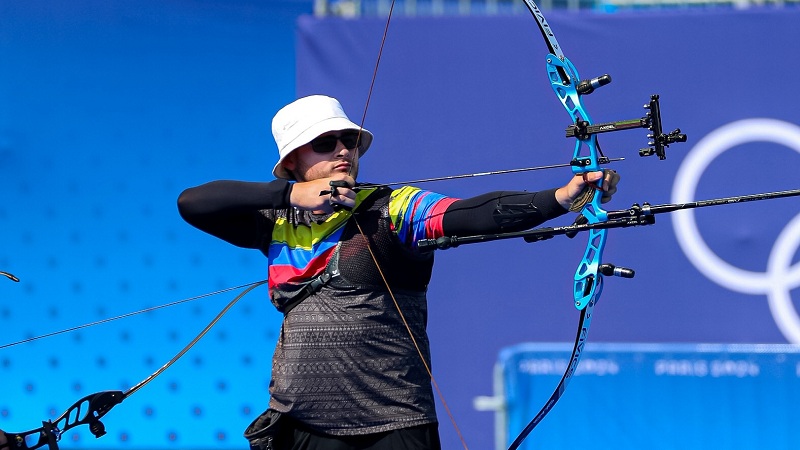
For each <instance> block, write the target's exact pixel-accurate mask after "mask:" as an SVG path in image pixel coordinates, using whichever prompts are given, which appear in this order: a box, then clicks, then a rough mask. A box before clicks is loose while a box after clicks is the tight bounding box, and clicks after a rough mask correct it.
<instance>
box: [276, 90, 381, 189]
mask: <svg viewBox="0 0 800 450" xmlns="http://www.w3.org/2000/svg"><path fill="white" fill-rule="evenodd" d="M359 129H361V127H359V126H358V125H356V124H355V123H353V122H352V121H350V119H348V118H347V115H346V114H345V113H344V109H342V105H341V104H340V103H339V101H338V100H336V99H335V98H331V97H327V96H325V95H312V96H309V97H303V98H300V99H298V100H295V101H294V102H292V103H289V104H288V105H286V106H284V107H283V108H281V110H280V111H278V112H277V113H276V114H275V117H274V118H273V119H272V136H273V137H274V138H275V143H276V144H278V154H279V155H280V158H279V159H278V163H277V164H275V168H274V169H272V174H273V175H275V177H277V178H284V179H287V180H290V179H292V176H291V175H290V174H289V172H287V171H286V169H285V168H284V167H283V164H282V163H283V160H284V159H285V158H286V157H287V156H288V155H289V154H290V153H292V152H293V151H295V150H297V148H299V147H302V146H303V145H306V144H308V143H309V142H311V141H312V140H313V139H314V138H316V137H318V136H319V135H321V134H324V133H327V132H329V131H342V130H359ZM370 144H372V133H370V132H369V131H367V130H366V129H361V147H360V148H359V150H360V151H359V156H361V155H363V154H364V153H366V152H367V149H368V148H369V146H370Z"/></svg>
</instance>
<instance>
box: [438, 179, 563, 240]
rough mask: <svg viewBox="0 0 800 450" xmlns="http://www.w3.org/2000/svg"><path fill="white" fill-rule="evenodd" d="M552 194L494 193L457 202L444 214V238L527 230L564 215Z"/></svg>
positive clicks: (543, 192)
mask: <svg viewBox="0 0 800 450" xmlns="http://www.w3.org/2000/svg"><path fill="white" fill-rule="evenodd" d="M555 191H556V189H549V190H546V191H539V192H519V191H496V192H489V193H487V194H483V195H479V196H477V197H472V198H468V199H464V200H459V201H457V202H455V203H453V204H452V205H450V207H448V208H447V211H445V213H444V217H443V218H442V228H443V230H444V233H445V235H447V236H467V235H475V234H486V233H498V232H508V231H522V230H527V229H529V228H533V227H535V226H537V225H539V224H541V223H543V222H545V221H547V220H550V219H554V218H556V217H558V216H561V215H563V214H565V213H566V212H567V210H566V209H564V207H562V206H561V205H560V204H559V203H558V201H557V200H556V196H555Z"/></svg>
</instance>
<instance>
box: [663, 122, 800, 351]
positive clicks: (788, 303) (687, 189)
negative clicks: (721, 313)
mask: <svg viewBox="0 0 800 450" xmlns="http://www.w3.org/2000/svg"><path fill="white" fill-rule="evenodd" d="M748 142H773V143H777V144H780V145H784V146H786V147H789V148H791V149H793V150H795V151H796V152H798V153H800V127H799V126H797V125H795V124H792V123H788V122H784V121H780V120H775V119H744V120H739V121H736V122H732V123H729V124H727V125H724V126H722V127H720V128H718V129H716V130H714V131H712V132H711V133H709V134H708V135H707V136H705V137H704V138H703V139H701V140H700V141H699V142H698V143H697V145H695V146H694V147H693V148H692V150H691V151H690V152H689V154H688V155H687V156H686V158H685V159H684V160H683V162H682V163H681V166H680V168H679V169H678V172H677V174H676V176H675V183H674V185H673V187H672V202H673V203H688V202H693V201H695V200H696V199H695V198H694V196H695V191H696V188H697V183H698V182H699V180H700V178H701V177H702V175H703V172H704V171H705V169H706V168H707V167H708V166H709V165H710V164H711V163H712V162H713V160H714V159H715V158H716V157H717V156H719V155H720V154H721V153H723V152H725V151H726V150H729V149H730V148H733V147H735V146H737V145H741V144H745V143H748ZM672 223H673V227H674V229H675V235H676V237H677V239H678V243H679V244H680V246H681V248H682V249H683V252H684V253H685V254H686V256H687V257H688V258H689V260H690V261H691V262H692V264H693V265H694V266H695V267H696V268H697V269H698V270H699V271H700V272H701V273H703V274H704V275H705V276H706V277H707V278H709V279H710V280H712V281H714V282H715V283H717V284H719V285H720V286H722V287H725V288H728V289H731V290H734V291H737V292H741V293H745V294H755V295H759V294H765V295H767V298H768V300H769V307H770V311H771V313H772V317H773V319H774V320H775V323H776V324H777V325H778V328H779V329H780V331H781V332H782V333H783V335H784V336H785V337H786V339H787V340H788V341H789V342H790V343H793V344H800V316H799V315H798V312H797V310H796V309H795V307H794V304H793V303H792V298H791V290H792V289H794V288H797V287H800V263H799V264H794V265H792V259H793V257H794V255H795V252H796V251H797V248H798V246H800V214H798V215H797V216H795V217H794V219H793V220H792V221H790V223H789V224H788V225H787V226H786V227H785V228H784V229H783V230H782V231H781V233H780V235H779V236H778V238H777V240H776V241H775V245H774V246H773V247H772V251H771V253H770V256H769V260H768V262H767V270H766V271H765V272H753V271H749V270H744V269H741V268H738V267H735V266H733V265H731V264H729V263H728V262H727V261H724V260H723V259H721V258H720V257H719V256H717V255H716V254H715V253H714V252H713V251H712V250H711V249H710V248H709V247H708V245H706V243H705V241H704V240H703V238H702V236H701V235H700V231H699V230H698V228H697V222H696V221H695V216H694V211H693V210H681V211H676V212H675V215H674V220H673V222H672Z"/></svg>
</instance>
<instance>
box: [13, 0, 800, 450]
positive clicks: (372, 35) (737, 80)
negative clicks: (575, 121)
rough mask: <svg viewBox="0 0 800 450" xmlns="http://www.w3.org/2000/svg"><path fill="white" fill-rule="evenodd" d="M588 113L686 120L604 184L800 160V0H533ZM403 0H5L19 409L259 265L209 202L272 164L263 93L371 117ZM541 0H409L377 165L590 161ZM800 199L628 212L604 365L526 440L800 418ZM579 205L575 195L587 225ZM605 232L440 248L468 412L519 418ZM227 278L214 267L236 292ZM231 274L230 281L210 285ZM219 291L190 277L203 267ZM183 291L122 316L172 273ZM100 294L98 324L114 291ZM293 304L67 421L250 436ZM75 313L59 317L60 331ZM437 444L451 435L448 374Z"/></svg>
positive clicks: (479, 432) (231, 320) (566, 339)
mask: <svg viewBox="0 0 800 450" xmlns="http://www.w3.org/2000/svg"><path fill="white" fill-rule="evenodd" d="M541 6H542V7H543V8H544V9H545V14H546V17H547V19H548V21H549V22H550V25H551V26H552V27H553V30H554V32H555V35H556V37H557V38H558V39H559V42H560V43H561V45H562V47H563V49H564V53H565V54H566V55H567V56H568V57H569V58H570V59H571V60H572V62H573V63H574V64H575V66H576V67H577V68H578V70H579V71H580V73H581V75H582V76H583V77H584V78H591V77H594V76H598V75H601V74H603V73H609V74H610V75H611V76H612V78H613V80H614V81H613V82H612V83H611V84H610V85H609V86H607V87H603V88H602V89H599V90H598V91H597V92H596V93H594V94H592V95H591V96H589V97H586V100H585V102H586V104H587V110H588V111H589V112H590V113H591V114H592V115H593V119H594V120H595V121H596V122H610V121H617V120H623V119H634V118H638V117H641V116H642V115H644V113H645V110H643V109H642V105H643V104H644V103H646V102H647V101H648V100H649V98H650V95H652V94H659V95H660V96H661V104H662V117H663V120H664V126H665V130H672V129H674V128H678V127H680V128H681V130H682V131H683V132H685V133H686V134H687V135H688V136H689V141H688V142H687V143H684V144H675V145H673V146H671V147H670V148H669V149H668V151H667V159H666V160H664V161H659V160H657V159H656V158H655V157H650V158H640V157H639V156H638V154H637V153H638V149H639V148H642V147H645V146H646V143H647V137H646V134H647V132H646V131H645V130H643V129H638V130H632V131H624V132H620V133H612V134H607V135H602V136H601V137H600V141H601V143H602V147H603V149H604V151H605V152H606V154H607V155H608V156H611V157H625V158H626V160H625V161H623V162H621V163H617V164H615V165H614V166H613V167H612V168H614V169H616V170H617V171H618V172H620V174H621V175H622V181H621V183H620V186H619V193H618V194H617V195H616V196H615V198H614V200H613V201H612V203H610V204H609V205H607V207H608V209H609V210H613V209H624V208H627V207H629V206H631V204H633V203H634V202H636V203H642V202H650V203H652V204H663V203H671V202H681V203H682V202H688V201H692V200H698V199H707V198H715V197H726V196H731V195H743V194H750V193H757V192H767V191H778V190H784V189H797V188H800V185H798V183H797V179H798V177H797V175H796V171H795V169H794V168H795V167H796V166H797V163H798V162H800V155H798V152H800V110H798V108H797V104H798V101H800V93H798V92H797V90H796V89H792V86H793V83H792V74H795V73H798V72H799V71H800V59H799V58H798V57H797V56H796V54H795V53H796V52H795V51H794V50H793V45H794V43H795V42H800V28H798V27H797V26H796V24H797V21H798V19H800V9H798V7H797V2H756V3H752V2H681V3H677V2H662V1H651V2H637V1H608V2H605V1H596V2H587V1H584V0H580V1H578V0H570V1H567V2H560V1H552V2H546V3H543V4H542V5H541ZM389 8H390V2H388V1H383V0H376V1H352V2H344V1H342V2H333V1H316V2H315V1H312V0H304V1H300V0H285V1H272V0H270V1H266V0H265V1H255V0H229V1H212V0H166V1H154V0H153V1H151V0H143V1H139V2H135V3H133V2H121V1H99V0H73V1H70V2H51V1H46V0H0V192H2V193H3V194H4V195H3V201H2V202H0V232H2V244H0V271H5V272H8V273H11V274H13V275H15V276H16V277H18V278H19V280H20V281H19V282H14V281H11V280H5V279H3V278H2V277H0V428H1V429H4V430H7V431H23V430H28V429H32V428H36V427H38V426H40V425H41V421H43V420H47V419H54V418H56V417H57V416H58V415H59V414H61V413H62V412H63V411H64V410H66V409H67V408H68V407H69V406H70V405H71V404H73V403H74V402H75V401H76V400H78V399H79V398H82V397H84V396H86V395H89V394H91V393H93V392H97V391H103V390H125V389H128V388H130V387H131V386H133V385H135V384H136V383H138V382H139V381H141V380H142V379H144V378H146V377H147V376H148V375H150V374H151V373H153V372H154V371H156V370H157V369H158V368H159V367H161V366H162V365H163V364H164V363H166V362H167V361H168V360H169V359H170V358H171V357H172V356H173V355H175V354H176V353H177V352H178V351H180V349H181V348H183V346H184V345H186V344H187V343H188V342H189V341H190V340H191V339H192V338H193V337H194V336H195V335H196V334H197V333H198V332H199V331H200V330H201V329H202V328H203V327H204V326H205V325H206V324H207V323H208V322H210V321H211V320H212V319H213V318H214V316H215V315H216V314H217V313H218V312H219V311H220V310H221V309H222V308H223V307H224V306H225V304H226V303H228V302H229V301H230V300H232V299H233V298H234V297H235V296H236V295H237V294H238V293H240V292H242V289H243V287H244V286H246V285H249V284H251V283H254V282H256V281H259V280H262V279H264V278H265V277H266V266H265V264H264V262H265V261H264V258H263V256H262V255H260V253H258V252H255V251H248V250H242V249H238V248H235V247H232V246H230V245H228V244H225V243H223V242H221V241H218V240H215V239H214V238H211V237H210V236H206V235H204V234H203V233H201V232H199V231H197V230H195V229H193V228H191V227H190V226H188V225H186V224H185V223H184V222H183V221H182V220H181V219H180V217H179V216H178V214H177V210H176V207H175V201H176V198H177V196H178V195H179V193H180V192H181V191H182V190H183V189H185V188H186V187H190V186H194V185H197V184H201V183H204V182H206V181H210V180H214V179H239V180H268V179H270V169H271V167H272V165H273V164H274V163H275V161H276V159H277V149H276V148H275V144H274V142H273V140H272V137H271V133H270V128H269V127H270V121H271V118H272V115H273V114H274V113H275V112H276V111H277V110H278V109H279V108H280V107H281V106H283V105H284V104H286V103H288V102H290V101H292V100H293V99H295V98H297V97H299V96H303V95H308V94H316V93H325V94H328V95H333V96H335V97H338V98H339V99H340V100H341V101H342V103H343V105H344V107H345V109H346V111H348V114H349V115H350V117H351V119H353V120H354V121H356V122H358V121H360V119H361V117H362V115H363V114H364V110H365V104H366V102H367V96H368V93H369V89H370V84H371V81H372V77H373V71H374V68H375V63H376V60H377V57H378V51H379V48H380V46H381V37H382V34H383V30H384V27H385V26H386V18H387V14H388V11H389ZM546 54H547V49H546V47H545V45H544V42H543V39H542V37H541V34H540V32H539V30H538V28H537V26H536V22H535V21H534V20H532V18H531V16H530V13H529V12H528V11H527V9H525V7H524V4H523V3H522V1H521V0H519V1H501V0H496V1H490V0H486V1H477V0H476V1H444V0H442V1H422V0H417V1H411V0H406V1H400V2H398V3H397V4H396V5H395V7H394V14H393V18H392V21H391V23H390V25H389V31H388V34H387V39H386V44H385V47H384V48H383V53H382V58H381V63H380V66H379V68H378V72H377V77H376V79H375V86H374V90H373V91H372V97H371V99H370V106H369V108H368V109H367V112H366V120H365V127H366V128H368V129H370V130H371V131H372V132H374V133H375V135H376V139H375V144H374V147H373V148H374V150H373V151H371V152H370V154H369V155H367V157H365V159H364V160H363V163H362V169H361V175H360V177H361V179H362V180H363V181H371V182H396V181H403V180H409V179H412V180H413V179H419V178H425V177H433V176H442V175H455V174H459V173H472V172H483V171H488V170H500V169H511V168H517V167H530V166H536V165H544V164H557V163H564V162H568V161H569V159H570V158H571V157H572V149H573V145H574V144H573V142H572V141H571V140H568V139H564V129H565V128H566V126H567V125H569V124H570V120H569V117H568V116H567V115H566V114H565V113H564V111H563V108H562V107H561V106H560V104H559V102H558V100H557V99H556V98H555V97H554V95H553V93H552V90H551V88H550V86H549V83H547V78H546V73H545V70H544V68H545V57H546ZM569 176H570V173H569V170H568V169H557V170H551V171H546V172H533V173H529V174H515V175H508V176H499V177H487V178H481V179H472V180H467V181H452V182H445V183H439V184H436V185H433V184H431V185H425V186H421V187H425V188H428V189H431V190H435V191H438V192H442V193H445V194H448V195H452V196H455V197H468V196H471V195H476V194H478V193H482V192H486V191H490V190H497V189H528V190H537V189H546V188H550V187H554V186H558V185H561V184H563V183H565V182H566V180H567V179H568V177H569ZM799 201H800V200H798V199H783V200H774V201H768V202H759V203H748V204H742V205H731V206H723V207H718V208H710V209H705V210H702V211H700V210H698V211H697V212H696V213H693V214H683V215H678V214H673V215H664V216H659V217H658V218H657V223H656V224H655V225H653V226H649V227H642V228H635V229H625V230H613V231H612V232H611V233H610V234H609V243H608V247H607V250H606V255H605V259H606V260H607V261H609V262H612V263H614V264H618V265H621V266H627V267H631V268H633V269H635V270H636V271H637V275H636V277H635V278H634V279H632V280H622V279H616V278H607V279H606V283H605V285H606V286H605V292H604V294H603V296H602V298H601V301H600V302H599V304H598V306H597V307H596V308H595V318H594V323H593V326H592V330H591V332H590V333H589V342H590V344H589V345H588V346H587V350H586V352H585V355H584V358H585V361H584V363H583V364H584V365H583V366H582V367H583V368H582V369H581V371H579V373H578V375H577V376H576V377H575V379H574V380H573V381H572V384H571V385H570V388H569V389H568V390H567V392H566V394H565V397H564V399H563V400H562V402H561V403H559V404H558V405H557V406H556V408H555V409H554V411H553V412H552V413H551V415H550V416H548V418H546V419H545V420H544V421H543V422H542V424H541V425H540V426H539V427H538V428H537V429H536V430H535V431H534V433H533V434H532V435H531V437H530V438H529V443H528V444H527V445H528V447H524V448H574V447H578V446H580V447H583V448H597V449H605V448H615V449H620V448H631V449H634V448H665V449H670V448H681V449H685V448H706V447H708V446H711V445H720V446H721V447H722V448H787V449H788V448H793V447H792V446H791V444H792V442H793V440H792V439H791V436H792V432H791V427H792V425H791V418H792V414H791V413H792V412H793V407H794V405H796V402H797V401H800V388H798V386H800V384H798V381H799V380H798V377H800V357H799V356H798V351H797V347H796V345H797V344H800V319H799V318H798V314H797V310H796V305H797V303H798V301H799V299H798V295H799V294H798V293H797V288H798V286H800V269H799V268H798V267H799V266H798V261H800V255H799V254H798V250H797V249H798V245H800V219H798V218H797V217H798V214H797V212H798V211H800V203H798V202H799ZM571 221H572V217H564V218H561V219H559V220H558V221H557V222H558V223H557V224H559V225H565V224H569V223H571ZM585 239H586V237H585V236H578V237H576V238H575V239H572V240H569V239H566V238H563V237H562V238H555V239H552V240H549V241H546V242H542V243H537V244H525V243H524V242H522V241H502V242H494V243H487V244H481V245H473V246H464V247H459V248H456V249H450V250H446V251H439V252H438V253H437V256H436V257H437V263H436V267H437V269H436V271H435V275H434V280H433V282H432V284H431V287H430V292H429V301H430V318H429V331H430V334H431V339H432V345H433V347H432V352H433V370H434V375H435V376H436V378H437V382H438V383H439V385H440V386H441V387H442V389H443V391H444V395H445V398H446V400H447V402H448V404H449V405H450V408H451V409H452V410H453V412H454V416H455V420H456V422H457V424H458V427H459V428H460V429H461V433H462V434H463V435H464V439H465V441H466V442H467V443H468V445H469V447H470V448H473V449H490V448H505V446H506V445H507V444H508V443H509V442H510V440H511V439H513V437H514V436H516V434H517V433H518V432H519V429H520V428H522V426H524V424H525V423H527V421H528V420H530V419H531V418H532V417H533V416H534V415H535V413H536V411H537V410H538V408H539V407H540V406H541V405H542V404H543V403H544V402H545V400H546V399H547V397H548V396H549V395H550V392H551V391H552V389H553V388H554V387H555V385H556V383H557V382H558V378H559V377H560V375H561V372H562V371H563V368H564V367H565V366H566V358H567V357H568V355H569V349H570V347H571V342H572V340H573V339H574V336H575V328H576V326H577V322H578V311H576V310H575V309H574V308H573V307H572V274H573V273H574V271H575V267H576V266H577V264H578V262H579V260H580V257H581V255H582V253H583V249H584V247H585ZM220 291H222V292H220ZM210 293H216V294H214V295H207V294H210ZM195 298H196V299H195ZM188 299H193V300H191V301H187V302H181V303H180V304H178V305H175V306H170V307H167V308H161V309H157V310H152V311H150V312H147V313H143V314H137V315H133V316H130V317H124V318H121V319H118V320H113V321H108V322H106V320H108V319H110V318H115V317H118V316H120V315H126V314H128V313H131V312H135V311H140V310H142V309H146V308H152V307H156V306H159V305H163V304H169V303H173V302H178V301H180V300H188ZM100 321H102V322H103V323H101V324H98V325H95V326H90V327H83V325H84V324H90V323H93V322H100ZM279 327H280V315H279V314H277V313H276V312H275V311H274V310H273V308H272V306H271V305H270V303H269V301H268V298H267V292H266V287H259V288H257V289H255V290H254V291H252V293H250V294H248V295H247V296H245V297H244V298H242V299H241V301H240V302H239V303H238V304H237V305H236V306H235V307H234V308H233V309H231V311H230V312H228V314H227V315H226V316H224V317H223V318H222V319H221V320H220V322H219V323H218V324H217V325H216V326H215V327H214V328H213V329H212V330H211V332H210V333H209V334H208V335H207V336H206V337H205V338H204V339H203V340H201V341H200V342H199V343H197V344H196V345H195V346H194V347H193V348H192V349H191V350H190V351H189V352H188V353H187V354H186V355H185V356H184V357H183V358H181V359H180V360H179V361H178V362H177V363H176V364H175V365H174V366H172V367H170V368H169V369H168V370H167V371H165V372H164V373H163V374H162V375H160V376H159V377H158V378H156V379H155V380H154V381H153V382H151V383H149V384H148V385H147V386H146V387H145V388H143V389H142V390H141V391H138V392H137V393H136V395H132V396H131V397H130V398H129V399H127V400H125V402H124V403H123V404H122V405H119V406H117V407H115V408H114V410H113V411H112V412H110V413H109V414H108V415H107V416H106V418H105V420H104V422H105V424H106V428H107V431H108V434H107V435H106V436H104V437H103V438H102V439H97V440H96V439H94V437H93V436H92V435H91V434H90V433H89V431H88V429H86V428H85V427H81V428H77V429H75V430H71V431H70V432H68V433H66V434H65V435H64V437H63V439H62V441H61V443H60V446H61V447H62V448H75V449H80V448H95V449H103V448H108V449H111V448H130V449H169V448H181V449H205V448H209V449H212V448H216V449H235V448H246V442H245V441H244V440H243V438H242V437H241V433H242V431H243V430H244V428H245V427H246V426H247V424H248V423H249V422H250V421H251V420H252V419H253V418H255V416H257V415H258V414H259V413H260V412H261V411H262V410H263V409H265V408H266V405H267V401H268V392H267V387H268V382H269V370H270V359H271V356H272V350H273V346H274V342H275V339H276V337H277V333H278V330H279ZM73 328H78V329H74V330H71V331H69V332H65V333H59V334H56V335H53V336H50V337H46V338H42V339H35V338H37V337H39V336H42V335H47V334H49V333H54V332H58V331H60V330H69V329H73ZM439 415H440V420H441V425H440V430H441V433H442V438H443V445H444V448H447V449H452V448H460V447H461V444H460V441H459V439H458V436H457V432H456V431H455V430H454V427H453V426H452V425H451V424H450V421H449V419H448V418H447V416H446V415H445V414H444V410H443V409H442V408H441V405H440V406H439Z"/></svg>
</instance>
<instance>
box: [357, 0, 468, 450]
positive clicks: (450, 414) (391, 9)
mask: <svg viewBox="0 0 800 450" xmlns="http://www.w3.org/2000/svg"><path fill="white" fill-rule="evenodd" d="M394 5H395V0H392V3H391V5H390V6H389V14H388V15H387V17H386V25H385V26H384V27H383V36H382V37H381V45H380V47H379V48H378V57H377V59H376V60H375V67H374V69H373V71H372V80H371V81H370V84H369V91H367V101H366V102H365V103H364V112H363V113H362V114H361V123H360V125H359V128H358V136H357V137H356V142H357V143H358V146H359V147H358V151H359V152H360V151H361V134H362V132H363V130H364V123H365V122H366V120H367V111H368V110H369V104H370V100H372V92H373V90H374V87H375V80H376V79H377V78H378V67H379V66H380V63H381V57H382V56H383V48H384V46H385V44H386V37H387V36H388V33H389V24H390V23H391V21H392V14H393V12H394ZM358 156H359V157H360V156H361V155H358ZM352 169H353V166H352V165H351V166H350V169H349V170H348V175H350V174H351V173H350V172H351V171H352ZM352 218H353V222H355V224H356V227H357V228H358V232H359V234H361V237H362V238H363V239H364V243H365V244H366V247H367V251H369V255H370V257H372V261H373V262H374V263H375V268H376V269H378V273H379V274H380V276H381V279H383V283H384V285H385V286H386V290H387V292H388V293H389V296H390V297H391V299H392V302H393V303H394V306H395V308H396V309H397V313H398V314H399V316H400V320H401V321H402V322H403V325H404V326H405V328H406V331H408V336H409V338H410V339H411V342H412V343H413V344H414V348H415V349H416V350H417V354H418V355H419V358H420V360H421V361H422V364H423V366H425V371H426V372H427V373H428V377H430V380H431V385H433V387H434V389H435V390H436V395H437V396H438V397H439V401H440V402H441V403H442V406H443V407H444V409H445V411H446V412H447V417H448V418H449V419H450V423H452V424H453V428H454V429H455V431H456V434H457V435H458V439H459V440H460V441H461V445H462V446H463V447H464V449H465V450H469V447H468V446H467V442H466V441H465V440H464V435H463V434H462V433H461V429H460V428H459V426H458V423H456V419H455V416H454V415H453V412H452V411H451V410H450V406H449V405H448V403H447V400H445V398H444V394H443V393H442V390H441V389H440V388H439V383H437V382H436V378H435V377H434V376H433V372H432V371H431V368H430V365H429V364H428V361H427V360H426V359H425V356H424V355H423V353H422V349H421V348H420V346H419V344H418V343H417V338H416V337H415V336H414V333H413V332H412V331H411V327H410V326H409V325H408V321H407V320H406V316H405V314H403V310H402V309H401V308H400V304H399V303H398V301H397V299H396V298H395V296H394V292H392V288H391V286H389V281H388V280H387V279H386V275H385V274H384V272H383V269H381V265H380V263H379V262H378V259H377V257H376V256H375V253H374V252H373V251H372V246H371V245H370V242H369V239H368V238H367V236H366V234H364V230H362V229H361V224H359V223H358V219H356V216H355V214H353V216H352Z"/></svg>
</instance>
